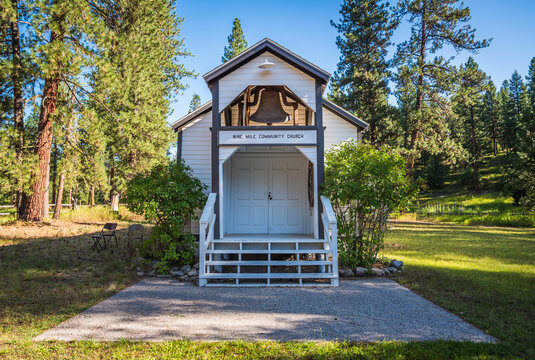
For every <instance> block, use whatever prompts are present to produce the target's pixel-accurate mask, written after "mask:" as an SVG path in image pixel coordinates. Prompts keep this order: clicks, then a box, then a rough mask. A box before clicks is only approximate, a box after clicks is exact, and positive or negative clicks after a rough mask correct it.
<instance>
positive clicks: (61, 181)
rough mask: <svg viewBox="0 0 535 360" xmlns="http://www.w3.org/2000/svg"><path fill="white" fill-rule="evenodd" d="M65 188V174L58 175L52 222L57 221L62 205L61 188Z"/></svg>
mask: <svg viewBox="0 0 535 360" xmlns="http://www.w3.org/2000/svg"><path fill="white" fill-rule="evenodd" d="M64 186H65V173H63V172H62V173H61V174H60V175H59V184H58V194H57V197H56V206H55V207H54V220H59V215H60V213H61V207H62V204H63V187H64Z"/></svg>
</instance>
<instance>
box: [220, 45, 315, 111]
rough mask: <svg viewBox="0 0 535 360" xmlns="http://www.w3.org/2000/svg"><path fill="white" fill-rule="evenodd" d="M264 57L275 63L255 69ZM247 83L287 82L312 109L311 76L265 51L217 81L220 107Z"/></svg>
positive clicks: (222, 107)
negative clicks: (265, 67)
mask: <svg viewBox="0 0 535 360" xmlns="http://www.w3.org/2000/svg"><path fill="white" fill-rule="evenodd" d="M266 59H268V60H269V61H271V62H273V63H274V64H275V66H274V67H273V68H271V69H270V70H262V69H260V68H258V65H260V64H262V63H263V62H264V61H265V60H266ZM249 85H286V86H287V87H288V88H289V89H290V90H292V91H293V92H294V93H295V94H296V95H297V96H299V97H300V98H301V99H303V101H304V102H305V103H306V104H308V106H310V107H311V108H313V109H314V108H315V104H316V102H315V98H314V85H315V82H314V79H313V78H312V77H310V76H309V75H307V74H305V73H304V72H302V71H300V70H298V69H296V68H295V67H293V66H291V65H289V64H287V63H286V62H284V61H282V60H281V59H279V58H278V57H276V56H274V55H272V54H270V53H267V52H266V53H264V54H262V55H260V56H258V57H256V58H254V59H253V60H251V61H250V62H249V63H247V64H245V65H243V66H242V67H240V68H239V69H236V70H235V71H233V72H232V73H230V74H228V75H227V76H225V77H223V78H222V79H220V80H219V108H220V109H224V108H225V107H226V106H227V105H228V104H229V103H230V102H231V101H232V100H234V99H235V98H236V96H238V94H239V93H240V92H242V91H243V90H244V89H245V88H246V87H247V86H249Z"/></svg>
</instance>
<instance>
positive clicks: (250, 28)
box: [169, 0, 535, 122]
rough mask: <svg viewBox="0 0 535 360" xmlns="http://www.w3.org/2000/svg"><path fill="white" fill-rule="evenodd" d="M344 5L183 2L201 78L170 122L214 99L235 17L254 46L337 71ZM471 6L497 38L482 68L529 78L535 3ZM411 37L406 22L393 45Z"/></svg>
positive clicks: (489, 1) (485, 1)
mask: <svg viewBox="0 0 535 360" xmlns="http://www.w3.org/2000/svg"><path fill="white" fill-rule="evenodd" d="M392 2H393V1H392ZM340 3H341V1H335V0H309V1H296V0H291V1H290V0H286V1H281V0H269V1H250V0H248V1H243V0H235V1H229V0H225V1H222V0H219V1H214V0H197V1H193V0H183V1H180V0H179V1H178V5H177V10H178V13H179V15H180V16H182V17H184V18H185V19H184V22H183V24H182V35H183V36H184V37H185V45H186V48H187V49H188V50H189V51H190V52H191V53H192V54H193V57H190V58H188V59H186V60H185V64H186V66H187V67H188V68H189V69H194V70H195V71H196V72H197V73H198V74H199V76H198V77H197V79H187V80H186V83H187V84H188V85H189V88H188V89H187V90H186V91H185V92H184V93H183V94H180V95H179V96H177V98H176V100H177V101H176V102H174V103H173V104H172V105H171V108H172V109H173V113H172V115H171V116H170V117H169V122H173V121H176V119H178V118H180V117H181V116H183V115H184V114H186V113H187V110H188V105H189V102H190V100H191V97H192V95H193V94H195V93H197V94H199V95H200V96H201V99H202V102H203V103H204V102H206V101H208V100H210V98H211V95H210V92H209V90H208V87H207V86H206V84H205V82H204V80H203V78H202V75H203V74H205V73H206V72H208V71H210V70H211V69H213V68H214V67H216V66H218V65H219V64H221V56H222V55H223V48H224V46H225V45H226V44H227V36H228V35H229V34H230V32H231V29H232V21H233V20H234V18H235V17H238V18H239V19H240V20H241V24H242V28H243V31H244V34H245V38H246V40H247V42H248V43H249V45H253V44H254V43H256V42H258V41H259V40H261V39H263V38H265V37H269V38H271V39H272V40H274V41H276V42H278V43H280V44H281V45H283V46H285V47H287V48H288V49H290V50H291V51H293V52H295V53H296V54H298V55H300V56H302V57H304V58H305V59H307V60H309V61H310V62H312V63H314V64H316V65H317V66H319V67H321V68H323V69H325V70H327V71H329V72H330V73H333V72H334V71H335V70H336V64H337V63H338V58H339V52H338V48H337V47H336V44H335V40H336V35H337V33H336V30H335V29H334V28H333V27H332V26H331V25H330V20H331V19H333V20H335V21H337V20H338V18H339V8H340ZM465 4H466V5H468V6H469V7H470V9H471V13H472V21H471V25H472V26H473V27H474V28H476V29H477V32H476V34H477V36H478V37H479V38H487V39H488V38H493V41H492V44H491V46H490V47H489V48H486V49H483V50H481V51H480V53H479V54H476V55H472V56H474V58H475V59H476V61H477V62H478V63H479V65H480V66H481V68H482V69H483V70H484V71H485V72H486V73H487V74H489V75H490V76H491V77H492V79H493V81H494V83H495V84H496V86H497V87H499V86H500V85H501V83H502V81H503V80H505V79H509V78H510V77H511V74H512V73H513V71H514V70H518V72H519V73H520V74H521V75H522V76H525V75H526V73H527V69H528V66H529V61H530V60H531V58H533V57H535V19H534V17H533V14H535V0H466V1H465ZM408 35H409V27H408V25H407V24H406V23H405V24H402V25H401V26H400V28H399V29H398V31H396V33H395V35H394V38H393V41H394V42H395V43H399V42H402V41H404V40H405V39H407V38H408ZM393 50H394V49H392V51H393ZM468 56H470V54H468V53H461V54H460V55H458V56H457V58H456V60H455V63H457V64H459V63H462V62H464V61H466V59H467V58H468Z"/></svg>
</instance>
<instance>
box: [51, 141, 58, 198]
mask: <svg viewBox="0 0 535 360" xmlns="http://www.w3.org/2000/svg"><path fill="white" fill-rule="evenodd" d="M52 154H53V157H52V201H56V195H57V191H58V144H57V143H54V151H53V152H52Z"/></svg>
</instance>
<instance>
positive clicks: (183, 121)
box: [171, 99, 368, 131]
mask: <svg viewBox="0 0 535 360" xmlns="http://www.w3.org/2000/svg"><path fill="white" fill-rule="evenodd" d="M322 105H323V107H325V108H326V109H327V110H330V111H331V112H333V113H335V114H336V115H338V116H340V117H341V118H342V119H344V120H346V121H347V122H349V123H350V124H352V125H354V126H356V127H358V128H360V129H362V130H364V129H366V128H367V127H368V123H367V122H365V121H363V120H361V119H359V118H358V117H356V116H355V115H353V114H352V113H350V112H349V111H347V110H345V109H343V108H341V107H340V106H338V105H336V104H335V103H333V102H332V101H330V100H327V99H322ZM209 111H212V101H208V102H207V103H205V104H204V105H202V106H200V107H199V108H198V109H197V110H195V111H193V112H191V113H189V114H187V115H186V116H184V117H182V118H180V119H179V120H177V121H175V122H174V123H173V124H171V128H172V129H173V130H174V131H178V129H180V128H181V127H183V126H185V125H187V124H188V123H189V122H190V121H193V120H195V119H196V118H198V117H199V116H201V115H202V114H204V113H207V112H209Z"/></svg>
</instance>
